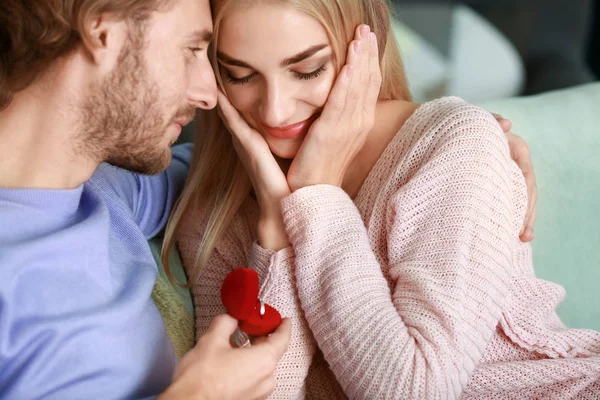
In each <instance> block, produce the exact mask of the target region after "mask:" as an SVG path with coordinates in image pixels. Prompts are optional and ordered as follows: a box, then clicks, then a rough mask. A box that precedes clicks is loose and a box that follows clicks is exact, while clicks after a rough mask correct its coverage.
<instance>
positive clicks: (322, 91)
mask: <svg viewBox="0 0 600 400" xmlns="http://www.w3.org/2000/svg"><path fill="white" fill-rule="evenodd" d="M325 74H326V75H325V76H322V77H321V79H317V81H316V82H315V85H314V87H313V89H312V91H311V92H312V99H311V103H312V104H313V105H314V106H315V107H323V106H324V105H325V102H326V101H327V97H329V93H330V92H331V89H333V84H334V81H335V74H334V73H333V72H326V73H325Z"/></svg>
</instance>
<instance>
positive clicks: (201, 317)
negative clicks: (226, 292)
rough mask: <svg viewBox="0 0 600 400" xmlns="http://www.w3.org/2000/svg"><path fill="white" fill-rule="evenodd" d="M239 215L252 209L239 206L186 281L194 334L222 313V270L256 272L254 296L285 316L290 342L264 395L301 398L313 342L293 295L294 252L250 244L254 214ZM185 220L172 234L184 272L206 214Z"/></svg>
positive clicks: (237, 337) (192, 257) (253, 241)
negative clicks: (175, 236)
mask: <svg viewBox="0 0 600 400" xmlns="http://www.w3.org/2000/svg"><path fill="white" fill-rule="evenodd" d="M243 214H253V212H252V211H249V207H243V209H242V211H241V213H240V215H238V216H236V218H235V219H234V221H233V223H232V224H231V226H230V227H229V229H228V230H227V231H226V232H225V234H224V236H223V238H222V240H221V241H220V242H219V243H218V244H217V247H216V249H215V250H214V251H213V253H212V255H211V257H210V259H209V262H208V264H207V265H206V266H205V268H204V269H202V271H201V273H200V274H199V277H198V278H197V279H196V280H194V281H193V282H192V286H191V291H192V295H193V299H194V306H195V316H196V336H197V337H199V336H201V335H202V334H204V333H205V332H206V331H207V329H208V327H209V325H210V322H211V321H212V319H213V318H214V317H215V316H216V315H218V314H222V313H225V312H226V310H225V307H224V306H223V304H222V303H221V297H220V290H221V284H222V283H223V280H224V279H225V277H226V276H227V274H228V273H229V272H231V271H232V270H233V269H235V268H238V267H244V266H247V267H248V268H252V269H254V270H256V271H257V272H258V275H259V279H260V281H259V282H260V292H259V296H260V297H261V298H263V300H264V301H265V302H266V303H267V304H269V305H271V306H272V307H274V308H275V309H277V310H278V311H279V312H280V314H281V315H282V317H284V318H290V319H291V322H292V338H291V341H290V346H289V347H288V350H287V352H286V353H285V354H284V356H283V357H282V358H281V360H280V361H279V364H278V366H277V370H276V374H275V378H276V387H275V391H274V392H273V393H272V394H271V396H270V397H269V398H271V399H294V398H303V397H304V394H305V387H304V386H305V380H306V377H307V375H308V370H309V367H310V364H311V361H312V358H313V355H314V353H315V351H316V343H315V341H314V339H313V338H312V335H311V333H310V330H309V328H308V324H307V322H306V320H305V319H304V317H303V314H302V311H301V309H300V304H299V301H298V296H297V294H296V285H295V278H294V275H293V268H294V258H295V256H294V252H293V250H292V248H291V247H288V248H285V249H282V250H280V251H277V252H275V251H272V250H268V249H265V248H263V247H261V246H260V245H259V244H258V243H257V242H256V238H255V236H256V235H255V233H254V231H255V229H254V227H253V226H251V224H252V223H253V222H252V221H253V220H255V218H252V215H243ZM185 221H186V222H185V223H184V225H183V226H182V229H180V231H179V232H178V247H179V250H180V252H181V256H182V260H183V263H184V266H185V268H186V270H188V271H191V269H192V268H193V266H194V265H195V257H196V251H197V246H198V244H199V243H200V240H201V239H202V235H203V233H204V226H205V223H203V221H206V216H204V215H202V212H194V213H189V215H187V216H186V218H185ZM249 221H250V222H249ZM188 275H189V273H188ZM234 340H235V341H236V342H237V344H238V345H242V344H243V343H244V342H246V341H247V340H248V337H247V336H246V335H245V334H244V333H243V332H241V331H239V330H238V332H236V334H235V335H234Z"/></svg>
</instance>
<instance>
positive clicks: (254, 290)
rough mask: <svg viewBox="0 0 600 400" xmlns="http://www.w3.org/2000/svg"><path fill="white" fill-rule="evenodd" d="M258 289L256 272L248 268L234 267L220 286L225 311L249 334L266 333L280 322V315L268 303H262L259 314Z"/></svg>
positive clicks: (271, 330)
mask: <svg viewBox="0 0 600 400" xmlns="http://www.w3.org/2000/svg"><path fill="white" fill-rule="evenodd" d="M258 291H259V285H258V274H257V273H256V271H254V270H253V269H250V268H236V269H234V270H233V271H231V272H230V273H229V275H227V276H226V277H225V280H224V281H223V285H222V286H221V301H222V302H223V305H224V306H225V308H226V309H227V312H228V313H229V315H231V316H232V317H233V318H235V319H237V320H238V321H239V327H240V329H241V330H242V331H244V332H246V333H247V334H248V335H250V336H265V335H268V334H270V333H272V332H273V331H274V330H275V329H276V328H277V327H278V326H279V324H281V315H280V314H279V312H278V311H277V310H276V309H274V308H273V307H271V306H270V305H268V304H265V305H264V307H265V308H264V315H262V316H261V315H260V308H261V303H260V299H259V298H258Z"/></svg>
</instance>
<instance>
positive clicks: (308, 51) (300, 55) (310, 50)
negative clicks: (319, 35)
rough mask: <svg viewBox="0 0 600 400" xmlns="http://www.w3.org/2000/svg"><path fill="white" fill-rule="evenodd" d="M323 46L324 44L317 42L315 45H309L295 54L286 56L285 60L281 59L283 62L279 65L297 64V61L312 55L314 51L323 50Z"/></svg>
mask: <svg viewBox="0 0 600 400" xmlns="http://www.w3.org/2000/svg"><path fill="white" fill-rule="evenodd" d="M325 47H327V45H326V44H318V45H316V46H312V47H309V48H308V49H306V50H304V51H301V52H300V53H298V54H296V55H295V56H293V57H290V58H286V59H285V60H283V62H282V63H281V66H282V67H289V66H290V65H293V64H298V63H299V62H301V61H304V60H306V59H307V58H309V57H312V56H313V55H314V54H315V53H318V52H319V51H321V50H323V49H324V48H325Z"/></svg>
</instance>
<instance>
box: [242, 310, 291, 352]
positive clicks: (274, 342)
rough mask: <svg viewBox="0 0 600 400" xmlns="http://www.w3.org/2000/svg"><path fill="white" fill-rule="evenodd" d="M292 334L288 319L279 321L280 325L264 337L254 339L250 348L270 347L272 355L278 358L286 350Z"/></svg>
mask: <svg viewBox="0 0 600 400" xmlns="http://www.w3.org/2000/svg"><path fill="white" fill-rule="evenodd" d="M291 335H292V322H291V321H290V320H289V319H287V318H286V319H284V320H282V321H281V325H279V327H278V328H277V329H276V330H275V332H273V333H271V334H270V335H269V336H267V337H265V338H264V339H258V341H257V340H255V341H254V344H253V346H252V347H251V348H252V349H263V348H267V347H268V348H270V349H271V351H272V352H273V355H274V356H275V357H276V359H277V360H279V359H280V358H281V357H282V356H283V354H284V353H285V351H286V350H287V347H288V344H289V343H290V337H291Z"/></svg>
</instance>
